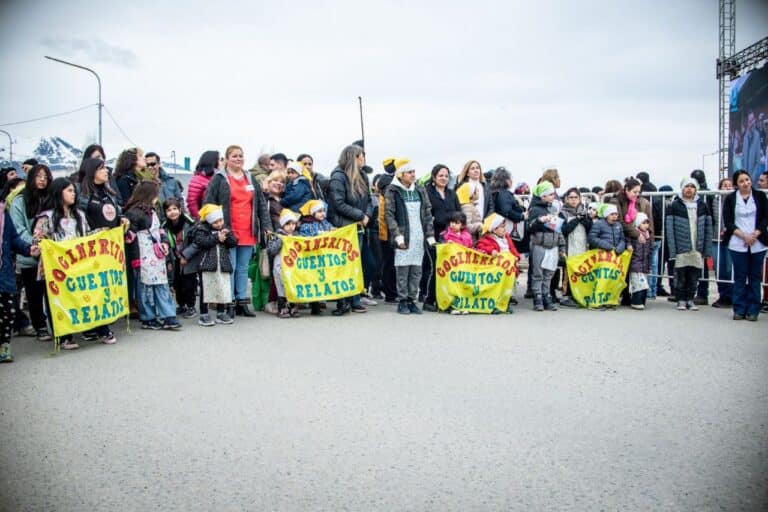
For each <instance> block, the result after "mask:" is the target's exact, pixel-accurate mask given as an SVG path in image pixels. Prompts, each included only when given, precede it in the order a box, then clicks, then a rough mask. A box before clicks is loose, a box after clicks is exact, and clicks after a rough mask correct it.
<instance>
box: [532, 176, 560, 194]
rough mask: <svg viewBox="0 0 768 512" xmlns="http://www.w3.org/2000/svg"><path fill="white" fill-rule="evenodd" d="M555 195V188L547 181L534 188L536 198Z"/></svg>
mask: <svg viewBox="0 0 768 512" xmlns="http://www.w3.org/2000/svg"><path fill="white" fill-rule="evenodd" d="M554 193H555V186H554V185H553V184H552V183H550V182H548V181H546V180H545V181H542V182H541V183H539V184H538V185H536V186H535V187H533V195H535V196H536V197H543V196H546V195H549V194H554Z"/></svg>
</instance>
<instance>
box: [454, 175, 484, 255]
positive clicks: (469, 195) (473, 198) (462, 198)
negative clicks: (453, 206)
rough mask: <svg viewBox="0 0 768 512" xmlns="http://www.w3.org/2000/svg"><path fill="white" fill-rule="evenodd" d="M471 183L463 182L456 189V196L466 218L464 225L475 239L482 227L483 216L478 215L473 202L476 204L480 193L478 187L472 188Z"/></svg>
mask: <svg viewBox="0 0 768 512" xmlns="http://www.w3.org/2000/svg"><path fill="white" fill-rule="evenodd" d="M473 187H475V185H473V184H472V183H464V184H463V185H461V186H460V187H458V188H457V189H456V198H457V199H458V200H459V204H460V205H461V211H462V213H464V218H465V219H466V222H465V226H466V228H467V231H469V233H470V234H471V235H472V240H473V241H474V240H477V237H478V235H479V233H480V231H481V230H482V229H483V218H482V217H481V216H480V213H479V212H478V210H477V208H476V207H475V204H477V202H478V200H479V198H480V193H479V191H478V188H473Z"/></svg>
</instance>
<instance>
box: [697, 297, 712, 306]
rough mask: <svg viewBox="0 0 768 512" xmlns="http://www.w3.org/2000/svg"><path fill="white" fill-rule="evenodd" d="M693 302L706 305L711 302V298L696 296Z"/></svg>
mask: <svg viewBox="0 0 768 512" xmlns="http://www.w3.org/2000/svg"><path fill="white" fill-rule="evenodd" d="M693 303H694V304H695V305H697V306H706V305H708V304H709V300H707V298H706V297H694V299H693Z"/></svg>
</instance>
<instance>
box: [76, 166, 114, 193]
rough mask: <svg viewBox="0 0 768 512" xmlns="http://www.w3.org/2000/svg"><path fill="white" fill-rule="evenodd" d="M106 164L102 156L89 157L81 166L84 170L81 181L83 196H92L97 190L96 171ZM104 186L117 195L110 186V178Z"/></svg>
mask: <svg viewBox="0 0 768 512" xmlns="http://www.w3.org/2000/svg"><path fill="white" fill-rule="evenodd" d="M104 166H105V163H104V160H102V159H101V158H88V159H86V160H84V161H83V165H81V166H80V167H81V169H83V171H84V174H83V176H82V178H81V181H80V193H81V194H82V195H83V196H85V197H90V196H91V194H93V193H94V192H95V191H96V186H97V185H96V183H94V181H93V177H94V176H95V175H96V171H98V170H99V169H101V168H102V167H104ZM103 186H104V188H105V189H106V191H107V192H108V193H109V194H111V195H115V192H114V191H113V190H112V189H111V188H110V187H109V180H107V182H106V183H104V185H103Z"/></svg>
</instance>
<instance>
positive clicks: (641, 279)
mask: <svg viewBox="0 0 768 512" xmlns="http://www.w3.org/2000/svg"><path fill="white" fill-rule="evenodd" d="M633 222H634V226H635V229H637V230H638V231H639V232H640V233H642V234H643V235H645V236H639V237H637V238H630V239H629V246H630V247H631V248H632V259H631V260H630V262H629V293H630V307H631V308H632V309H640V310H642V309H645V301H646V297H647V296H648V289H649V286H648V274H650V273H651V250H652V248H653V236H652V235H651V221H650V219H649V218H648V215H647V214H646V213H644V212H638V213H637V215H636V216H635V220H634V221H633Z"/></svg>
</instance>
